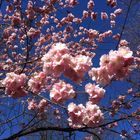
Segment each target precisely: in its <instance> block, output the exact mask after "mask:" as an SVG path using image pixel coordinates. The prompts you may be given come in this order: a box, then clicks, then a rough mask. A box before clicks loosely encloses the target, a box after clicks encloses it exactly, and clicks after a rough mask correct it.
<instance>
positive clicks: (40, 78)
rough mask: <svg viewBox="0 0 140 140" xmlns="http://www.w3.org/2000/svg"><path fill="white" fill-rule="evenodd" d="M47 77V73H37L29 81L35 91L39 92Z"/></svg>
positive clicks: (30, 86) (31, 88)
mask: <svg viewBox="0 0 140 140" xmlns="http://www.w3.org/2000/svg"><path fill="white" fill-rule="evenodd" d="M45 77H46V74H45V73H44V72H40V73H36V74H35V76H33V77H32V78H31V79H30V80H29V81H28V86H29V88H30V90H31V91H32V92H33V93H39V92H40V91H41V89H42V88H43V85H44V82H45Z"/></svg>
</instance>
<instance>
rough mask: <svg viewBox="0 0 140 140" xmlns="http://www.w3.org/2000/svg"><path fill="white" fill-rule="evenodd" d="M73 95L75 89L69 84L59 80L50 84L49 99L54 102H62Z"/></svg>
mask: <svg viewBox="0 0 140 140" xmlns="http://www.w3.org/2000/svg"><path fill="white" fill-rule="evenodd" d="M74 97H75V91H74V90H73V87H72V86H71V85H70V84H66V83H65V82H64V81H62V80H60V81H59V82H58V83H55V84H54V85H53V86H52V89H51V91H50V99H51V100H52V101H55V102H64V101H66V100H68V99H70V98H74Z"/></svg>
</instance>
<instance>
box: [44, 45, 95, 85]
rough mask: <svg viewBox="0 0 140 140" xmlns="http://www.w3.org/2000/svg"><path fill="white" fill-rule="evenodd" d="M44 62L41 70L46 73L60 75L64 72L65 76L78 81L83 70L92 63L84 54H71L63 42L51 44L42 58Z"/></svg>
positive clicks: (81, 76)
mask: <svg viewBox="0 0 140 140" xmlns="http://www.w3.org/2000/svg"><path fill="white" fill-rule="evenodd" d="M42 61H43V62H44V65H43V71H44V72H45V73H46V74H47V75H48V74H54V75H55V76H60V74H62V73H63V74H64V75H65V76H66V77H68V78H70V79H72V80H73V81H75V82H77V83H79V82H81V80H82V78H83V76H84V74H85V72H87V71H88V70H89V68H90V66H91V65H92V58H91V57H89V56H85V55H77V56H75V57H74V56H72V55H70V53H69V49H68V47H67V46H66V45H65V44H63V43H57V44H56V45H53V46H52V48H51V49H50V50H49V52H48V53H47V54H45V55H44V56H43V58H42Z"/></svg>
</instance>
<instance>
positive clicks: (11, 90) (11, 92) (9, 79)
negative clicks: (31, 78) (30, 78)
mask: <svg viewBox="0 0 140 140" xmlns="http://www.w3.org/2000/svg"><path fill="white" fill-rule="evenodd" d="M25 82H26V75H25V74H20V75H18V74H15V73H14V72H11V73H7V74H6V78H5V79H4V80H3V82H2V84H3V85H4V86H5V92H6V94H8V96H9V97H13V98H19V97H23V96H25V95H27V92H26V90H25V89H24V86H25Z"/></svg>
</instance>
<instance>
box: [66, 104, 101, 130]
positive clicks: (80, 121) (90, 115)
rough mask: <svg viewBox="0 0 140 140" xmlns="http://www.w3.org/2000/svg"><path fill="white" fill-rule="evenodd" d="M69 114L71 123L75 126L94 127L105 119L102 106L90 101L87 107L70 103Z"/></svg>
mask: <svg viewBox="0 0 140 140" xmlns="http://www.w3.org/2000/svg"><path fill="white" fill-rule="evenodd" d="M68 114H69V118H68V121H69V125H70V126H71V127H73V128H81V127H84V126H88V127H94V126H96V125H98V124H99V123H100V122H101V121H102V120H103V113H102V112H101V110H100V108H99V107H98V106H97V105H96V104H92V103H91V102H88V103H87V104H86V107H85V106H83V105H82V104H79V105H76V104H74V103H70V104H69V105H68Z"/></svg>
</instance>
